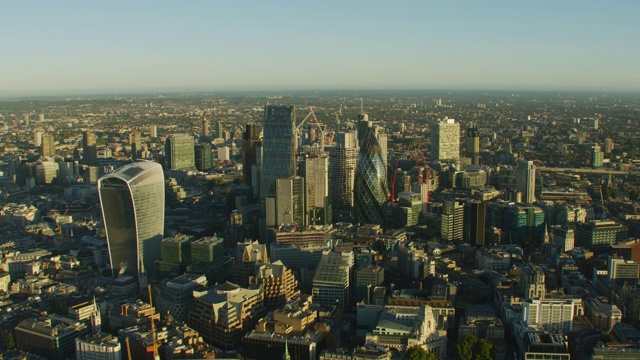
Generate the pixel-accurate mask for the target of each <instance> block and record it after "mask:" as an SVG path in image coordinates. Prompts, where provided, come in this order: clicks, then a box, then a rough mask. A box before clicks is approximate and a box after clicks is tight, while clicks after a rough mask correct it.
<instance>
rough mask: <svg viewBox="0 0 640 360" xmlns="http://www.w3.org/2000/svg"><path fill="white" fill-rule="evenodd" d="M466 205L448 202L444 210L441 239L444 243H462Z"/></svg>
mask: <svg viewBox="0 0 640 360" xmlns="http://www.w3.org/2000/svg"><path fill="white" fill-rule="evenodd" d="M463 233H464V203H463V202H462V201H459V200H447V201H445V202H444V207H443V209H442V222H441V225H440V237H441V238H442V240H444V241H462V240H463V238H464V236H463Z"/></svg>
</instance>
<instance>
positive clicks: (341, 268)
mask: <svg viewBox="0 0 640 360" xmlns="http://www.w3.org/2000/svg"><path fill="white" fill-rule="evenodd" d="M354 263H355V258H354V255H353V252H352V251H349V252H336V251H325V252H323V254H322V258H321V259H320V264H318V269H317V270H316V273H315V276H314V277H313V289H312V291H311V293H312V295H313V302H315V303H318V304H321V305H329V306H332V305H338V306H339V307H340V308H341V309H343V310H347V309H349V306H350V301H351V297H350V281H351V269H352V268H353V265H354Z"/></svg>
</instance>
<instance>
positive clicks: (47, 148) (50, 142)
mask: <svg viewBox="0 0 640 360" xmlns="http://www.w3.org/2000/svg"><path fill="white" fill-rule="evenodd" d="M55 154H56V140H55V138H54V137H53V135H51V134H42V148H41V149H40V155H41V156H53V155H55Z"/></svg>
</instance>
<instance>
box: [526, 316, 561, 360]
mask: <svg viewBox="0 0 640 360" xmlns="http://www.w3.org/2000/svg"><path fill="white" fill-rule="evenodd" d="M514 333H515V334H514V337H515V342H516V346H517V348H518V355H519V360H533V359H545V360H569V359H570V358H571V355H570V353H569V346H568V342H567V338H566V336H565V335H564V332H563V331H562V330H556V329H549V330H548V331H539V330H537V329H534V328H531V327H526V326H525V325H523V324H522V323H521V322H517V323H516V324H515V325H514Z"/></svg>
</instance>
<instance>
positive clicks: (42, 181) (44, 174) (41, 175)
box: [35, 158, 60, 185]
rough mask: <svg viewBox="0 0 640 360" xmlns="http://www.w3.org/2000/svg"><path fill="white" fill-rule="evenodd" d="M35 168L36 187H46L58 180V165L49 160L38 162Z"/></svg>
mask: <svg viewBox="0 0 640 360" xmlns="http://www.w3.org/2000/svg"><path fill="white" fill-rule="evenodd" d="M35 168H36V183H37V184H38V185H48V184H51V183H53V182H54V180H58V176H59V172H60V165H58V163H57V162H55V161H53V160H52V159H51V158H49V159H42V160H41V161H38V163H37V164H36V166H35Z"/></svg>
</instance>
